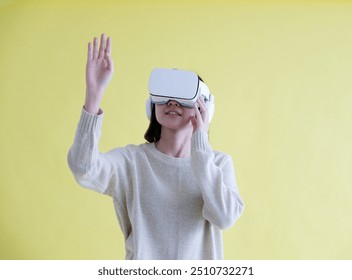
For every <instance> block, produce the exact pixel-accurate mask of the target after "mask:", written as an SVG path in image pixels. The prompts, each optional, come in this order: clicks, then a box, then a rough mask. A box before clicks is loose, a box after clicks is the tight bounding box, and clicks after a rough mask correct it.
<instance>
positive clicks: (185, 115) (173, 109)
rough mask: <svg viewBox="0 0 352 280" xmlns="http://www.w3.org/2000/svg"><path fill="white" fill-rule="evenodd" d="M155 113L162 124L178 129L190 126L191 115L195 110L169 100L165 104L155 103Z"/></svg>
mask: <svg viewBox="0 0 352 280" xmlns="http://www.w3.org/2000/svg"><path fill="white" fill-rule="evenodd" d="M155 115H156V119H157V120H158V122H159V123H160V124H161V125H162V126H164V127H167V128H169V129H172V130H178V129H183V128H186V127H188V126H192V123H191V117H192V116H194V115H195V111H194V109H193V108H187V107H184V106H181V105H180V104H179V103H178V102H177V101H175V100H170V101H169V102H168V103H166V104H156V105H155Z"/></svg>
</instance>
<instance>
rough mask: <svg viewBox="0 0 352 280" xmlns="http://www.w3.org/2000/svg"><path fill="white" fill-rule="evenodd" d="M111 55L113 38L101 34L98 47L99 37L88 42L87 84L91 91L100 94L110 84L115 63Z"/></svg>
mask: <svg viewBox="0 0 352 280" xmlns="http://www.w3.org/2000/svg"><path fill="white" fill-rule="evenodd" d="M110 55H111V38H110V37H108V38H106V36H105V34H102V35H101V38H100V46H99V49H98V38H94V40H93V46H92V43H91V42H89V44H88V56H87V65H86V85H87V89H89V91H90V92H95V93H96V94H100V93H102V92H103V91H104V89H105V88H106V86H107V85H108V84H109V82H110V80H111V77H112V74H113V72H114V64H113V61H112V59H111V57H110Z"/></svg>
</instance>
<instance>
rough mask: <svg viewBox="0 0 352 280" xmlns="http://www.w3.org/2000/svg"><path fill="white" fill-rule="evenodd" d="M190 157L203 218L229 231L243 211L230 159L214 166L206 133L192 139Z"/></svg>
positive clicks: (227, 157)
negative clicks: (200, 197) (201, 203)
mask: <svg viewBox="0 0 352 280" xmlns="http://www.w3.org/2000/svg"><path fill="white" fill-rule="evenodd" d="M191 156H192V169H193V172H194V175H195V176H196V178H198V180H199V187H200V189H201V192H202V196H203V200H204V206H203V211H202V212H203V216H204V218H205V219H206V220H208V221H209V222H210V223H212V224H214V225H216V226H218V227H219V228H221V229H225V228H229V227H230V226H232V225H233V224H234V223H235V222H236V221H237V219H238V218H239V217H240V216H241V214H242V212H243V210H244V203H243V200H242V198H241V196H240V194H239V191H238V187H237V183H236V178H235V172H234V167H233V163H232V160H231V157H230V156H228V155H225V158H224V159H223V160H222V161H221V162H220V164H216V163H215V155H214V152H213V150H212V149H211V147H210V145H209V142H208V134H207V133H206V132H202V131H197V132H195V133H194V134H193V136H192V146H191Z"/></svg>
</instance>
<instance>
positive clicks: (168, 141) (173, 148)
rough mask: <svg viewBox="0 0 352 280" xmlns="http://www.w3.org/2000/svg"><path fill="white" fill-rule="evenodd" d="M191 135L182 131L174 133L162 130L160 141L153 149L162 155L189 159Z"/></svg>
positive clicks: (169, 130) (165, 129)
mask: <svg viewBox="0 0 352 280" xmlns="http://www.w3.org/2000/svg"><path fill="white" fill-rule="evenodd" d="M191 137H192V132H191V133H187V132H186V133H185V132H184V131H174V130H171V129H167V128H164V127H163V128H162V130H161V136H160V140H159V141H158V142H156V143H155V147H156V148H157V149H158V150H159V151H160V152H162V153H164V154H166V155H169V156H172V157H177V158H182V157H189V156H190V154H191Z"/></svg>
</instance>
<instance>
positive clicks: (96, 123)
mask: <svg viewBox="0 0 352 280" xmlns="http://www.w3.org/2000/svg"><path fill="white" fill-rule="evenodd" d="M103 117H104V112H103V110H102V109H99V113H98V115H96V114H90V113H88V112H87V111H86V110H85V109H84V108H82V112H81V117H80V120H79V123H78V129H81V130H84V131H89V132H92V131H96V130H97V129H100V127H101V124H102V122H103Z"/></svg>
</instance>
